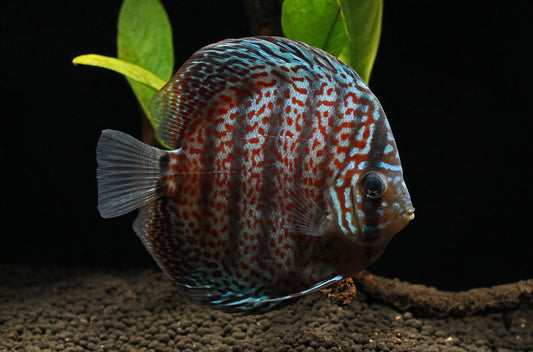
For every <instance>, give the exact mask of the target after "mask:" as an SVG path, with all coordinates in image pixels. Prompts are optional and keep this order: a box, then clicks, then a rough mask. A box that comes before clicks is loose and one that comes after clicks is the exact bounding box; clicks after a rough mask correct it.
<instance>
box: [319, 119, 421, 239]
mask: <svg viewBox="0 0 533 352" xmlns="http://www.w3.org/2000/svg"><path fill="white" fill-rule="evenodd" d="M386 127H388V124H387V125H386ZM382 134H383V136H381V137H382V138H380V140H381V142H380V143H377V142H376V141H374V145H373V148H372V149H371V152H370V153H368V154H367V155H365V156H361V155H356V156H355V157H354V158H353V159H352V160H349V161H347V162H346V163H345V165H346V167H345V168H344V169H343V170H341V171H340V172H339V173H338V174H337V177H336V178H335V179H334V181H333V184H332V185H331V187H330V188H329V190H328V191H327V192H328V193H329V194H328V195H327V199H328V200H329V201H328V202H327V203H328V205H329V209H328V213H329V214H331V215H330V217H329V219H330V221H332V222H333V223H334V224H332V225H333V227H334V228H336V231H335V232H337V233H342V234H343V235H344V236H345V237H347V238H349V239H350V240H351V241H352V242H354V243H355V244H357V245H358V246H360V247H364V248H368V249H371V248H376V249H377V248H383V247H384V246H385V245H386V244H387V243H388V242H389V241H390V240H391V239H392V237H393V236H394V235H395V234H396V233H398V232H399V231H400V230H402V229H403V228H404V227H405V226H406V225H407V224H408V223H409V221H411V220H413V219H414V207H413V204H412V202H411V197H410V195H409V191H408V190H407V186H406V184H405V181H404V178H403V171H402V167H401V163H400V158H399V155H398V152H397V149H396V144H395V142H394V139H393V138H392V133H391V132H390V129H385V131H383V133H382ZM378 137H380V136H379V134H378ZM374 138H375V139H377V138H376V137H374ZM376 148H379V149H376Z"/></svg>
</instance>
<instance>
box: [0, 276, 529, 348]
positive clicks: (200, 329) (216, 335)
mask: <svg viewBox="0 0 533 352" xmlns="http://www.w3.org/2000/svg"><path fill="white" fill-rule="evenodd" d="M0 278H1V279H0V351H28V352H29V351H305V352H308V351H499V352H503V351H533V311H532V310H529V309H523V310H519V311H516V312H515V314H514V319H513V322H512V325H511V328H510V330H509V331H506V330H505V328H504V326H503V323H502V322H501V319H500V315H497V314H494V315H489V316H486V317H469V318H465V319H422V318H417V317H416V316H413V314H411V313H409V312H408V313H399V312H397V311H395V310H393V309H391V308H388V307H385V306H382V305H379V304H369V303H367V302H365V301H364V298H362V297H359V299H358V300H356V301H354V302H353V303H352V304H350V305H349V306H348V307H345V308H340V307H338V306H335V305H332V304H331V303H330V302H329V300H328V299H327V297H326V296H325V295H323V294H314V295H311V296H309V297H306V298H304V299H303V300H301V301H299V302H297V303H295V304H293V305H290V306H288V307H285V308H283V309H281V310H278V311H274V312H271V313H267V314H264V315H258V316H242V315H231V314H227V313H222V312H219V311H216V310H212V309H210V308H207V307H204V306H202V305H199V304H197V303H194V302H191V301H190V300H188V299H187V298H186V297H184V296H183V295H182V294H181V293H180V292H179V291H178V290H176V289H174V288H173V287H172V286H171V284H170V283H169V282H168V281H167V280H166V279H165V278H164V277H163V275H162V274H161V273H159V272H155V271H154V270H149V269H148V270H147V269H143V270H136V271H134V270H129V271H118V272H103V271H101V272H97V271H94V270H81V269H76V270H75V269H68V270H67V269H57V268H56V269H51V268H28V267H17V266H0Z"/></svg>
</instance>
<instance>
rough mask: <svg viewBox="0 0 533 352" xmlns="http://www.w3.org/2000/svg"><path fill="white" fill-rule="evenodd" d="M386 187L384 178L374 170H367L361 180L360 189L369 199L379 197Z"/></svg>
mask: <svg viewBox="0 0 533 352" xmlns="http://www.w3.org/2000/svg"><path fill="white" fill-rule="evenodd" d="M386 189H387V182H386V181H385V178H384V177H383V176H381V175H380V174H379V173H376V172H369V173H367V174H366V175H365V176H363V179H362V180H361V190H362V191H363V194H364V195H365V196H366V197H367V198H369V199H377V198H380V197H381V196H382V195H383V193H385V190H386Z"/></svg>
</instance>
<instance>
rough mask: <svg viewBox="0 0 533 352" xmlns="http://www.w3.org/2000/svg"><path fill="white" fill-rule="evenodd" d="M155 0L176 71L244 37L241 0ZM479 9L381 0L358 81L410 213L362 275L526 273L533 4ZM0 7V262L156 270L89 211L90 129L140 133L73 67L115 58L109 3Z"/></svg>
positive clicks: (128, 112) (119, 224) (112, 90)
mask: <svg viewBox="0 0 533 352" xmlns="http://www.w3.org/2000/svg"><path fill="white" fill-rule="evenodd" d="M163 3H164V5H165V7H166V8H167V11H168V13H169V17H170V20H171V22H172V26H173V34H174V50H175V55H176V68H177V67H179V66H180V65H181V63H183V61H184V60H186V59H187V58H188V57H189V56H190V55H191V54H192V53H193V52H194V51H196V50H197V49H199V48H200V47H202V46H204V45H206V44H209V43H212V42H215V41H218V40H222V39H225V38H229V37H243V36H247V35H249V29H248V28H249V27H248V24H247V21H246V13H245V9H244V6H243V5H242V4H241V2H239V1H215V0H213V1H206V0H202V1H197V0H195V1H164V2H163ZM465 3H468V4H469V5H466V7H465ZM475 3H476V5H477V4H482V5H477V6H474V4H473V2H457V3H453V2H448V1H446V2H444V1H387V0H386V1H385V10H384V18H383V31H382V39H381V44H380V49H379V52H378V57H377V60H376V63H375V66H374V70H373V74H372V77H371V82H370V87H371V88H372V90H373V91H374V93H375V94H376V95H377V96H378V98H379V99H380V101H381V103H382V105H383V106H384V109H385V111H386V113H387V115H388V118H389V121H390V123H391V125H392V129H393V131H394V134H395V137H396V141H397V143H398V145H399V150H400V154H401V157H402V162H403V167H404V172H405V178H406V182H407V185H408V187H409V189H410V192H411V196H412V198H413V203H414V205H415V207H416V219H415V221H413V222H412V223H411V224H410V225H409V226H408V227H407V228H406V229H405V230H403V231H402V232H401V233H400V234H398V235H397V236H396V237H395V238H394V240H393V241H392V242H391V244H390V245H389V247H388V249H387V251H386V252H385V254H384V256H383V257H382V258H381V259H380V260H379V261H378V262H377V263H376V264H375V265H374V266H373V267H372V271H373V272H375V273H379V274H383V275H387V276H390V277H392V276H394V277H399V278H401V279H404V280H408V281H411V282H415V283H425V284H429V285H434V286H437V287H438V288H441V289H452V290H458V289H468V288H472V287H477V286H487V285H494V284H500V283H508V282H512V281H515V280H518V279H527V278H530V277H533V259H532V256H533V247H532V245H533V240H532V230H531V220H532V218H533V214H531V201H532V196H533V192H532V185H531V183H532V181H533V177H532V176H533V172H532V171H531V170H532V156H531V151H532V148H531V138H532V137H531V127H532V123H531V119H532V118H533V109H532V107H531V102H532V100H533V96H532V88H531V84H532V81H533V68H532V64H533V54H532V50H531V49H532V47H533V20H532V19H533V5H532V4H533V3H532V2H531V1H526V0H524V1H517V0H509V1H499V2H490V1H487V2H475ZM1 6H2V7H4V8H3V9H2V11H1V15H0V16H1V17H2V19H1V22H0V25H1V33H2V40H1V44H0V45H1V55H2V62H3V63H2V68H1V71H0V72H1V79H2V86H3V88H4V89H3V94H2V118H1V119H2V120H1V121H2V129H1V137H2V138H1V149H0V157H1V165H2V195H1V197H0V199H1V214H2V230H1V237H0V240H1V241H0V250H1V256H0V262H4V263H29V264H34V265H65V266H95V267H107V268H111V267H113V268H115V267H131V266H150V265H153V263H152V259H151V258H150V257H149V255H148V253H147V252H146V251H145V250H144V248H143V247H142V245H141V243H140V241H139V240H138V239H137V238H136V236H135V234H134V233H133V232H132V230H131V223H132V222H133V219H134V218H135V214H129V215H127V216H123V217H120V218H118V219H110V220H104V219H101V218H100V217H99V215H98V212H97V210H96V179H95V169H96V161H95V153H94V149H95V145H96V141H97V139H98V135H99V132H100V131H101V130H102V129H104V128H113V129H118V130H122V131H125V132H127V133H130V134H132V135H134V136H137V137H139V136H140V127H141V124H140V117H139V116H140V115H139V107H138V104H137V102H136V100H135V98H134V96H133V94H132V93H131V91H130V88H129V86H128V85H127V83H126V81H125V80H124V79H123V78H122V77H121V76H119V75H118V74H116V73H113V72H110V71H106V70H104V69H99V68H92V67H85V66H73V65H72V64H71V60H72V58H74V57H75V56H77V55H81V54H86V53H98V54H103V55H109V56H115V55H116V49H115V36H116V21H117V17H118V12H119V9H120V1H91V2H63V4H58V2H36V1H33V2H32V1H13V2H6V4H3V5H1Z"/></svg>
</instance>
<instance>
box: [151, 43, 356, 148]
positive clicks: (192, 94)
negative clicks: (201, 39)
mask: <svg viewBox="0 0 533 352" xmlns="http://www.w3.org/2000/svg"><path fill="white" fill-rule="evenodd" d="M281 66H283V69H278V68H280V67H281ZM343 67H344V66H343V65H341V64H340V62H338V61H337V60H336V59H335V58H333V57H331V56H330V55H328V54H326V53H325V52H323V51H321V50H318V49H314V48H311V47H309V46H308V45H306V44H304V43H300V42H296V41H292V40H289V39H286V38H281V37H251V38H242V39H227V40H224V41H221V42H218V43H214V44H211V45H208V46H206V47H204V48H202V49H200V50H198V51H197V52H196V53H194V54H193V55H192V56H191V57H190V58H189V59H188V60H187V61H186V62H185V63H184V64H183V66H182V67H181V68H180V69H179V70H178V72H177V73H176V74H175V75H174V76H173V77H172V78H171V80H170V81H169V82H168V83H167V84H166V85H165V86H164V87H163V88H162V89H161V90H160V91H159V92H157V93H156V94H155V95H154V97H153V98H152V101H151V103H150V112H151V119H152V125H153V126H154V128H155V132H156V134H157V136H158V137H159V139H160V140H161V141H162V142H163V143H164V144H165V145H166V146H167V147H169V148H172V149H177V148H180V147H181V146H182V144H183V143H184V141H183V138H184V137H185V136H186V135H187V132H188V130H189V128H190V127H191V126H192V125H193V124H194V122H195V121H198V120H201V119H205V118H214V117H215V116H219V115H222V114H223V113H222V112H221V111H224V110H227V109H228V108H231V107H232V106H234V105H235V104H239V105H240V104H242V103H243V101H242V99H243V97H244V96H247V95H248V96H250V97H251V96H252V95H253V94H254V90H262V89H264V88H265V87H266V86H269V85H273V84H276V83H280V80H281V81H283V80H285V79H286V78H284V75H288V74H289V73H288V72H289V71H290V72H293V71H294V72H298V74H300V73H302V74H305V73H306V72H307V73H309V72H315V71H317V70H319V71H324V72H326V73H332V72H336V71H337V70H339V69H343ZM302 69H303V71H300V70H302ZM273 71H276V72H273ZM351 74H353V73H351ZM232 97H233V98H236V99H230V98H232Z"/></svg>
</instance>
